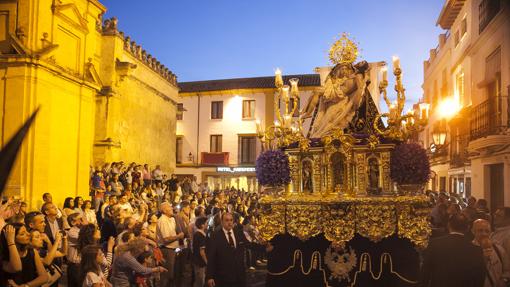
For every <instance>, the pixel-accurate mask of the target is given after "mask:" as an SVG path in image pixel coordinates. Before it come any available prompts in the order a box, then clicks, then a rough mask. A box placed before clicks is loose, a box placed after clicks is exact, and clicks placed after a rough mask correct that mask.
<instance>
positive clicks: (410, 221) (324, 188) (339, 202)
mask: <svg viewBox="0 0 510 287" xmlns="http://www.w3.org/2000/svg"><path fill="white" fill-rule="evenodd" d="M357 56H358V48H357V45H356V44H355V43H354V42H353V41H352V40H350V39H349V38H348V36H347V35H346V34H345V33H344V34H343V35H342V37H341V38H340V39H339V40H338V41H336V42H335V43H334V44H333V45H332V47H331V48H330V51H329V58H330V60H331V62H332V63H333V64H334V67H333V68H332V70H331V71H330V73H329V75H328V76H327V78H326V80H325V82H324V85H323V86H322V87H321V89H320V90H318V91H316V92H314V94H313V95H312V96H311V97H310V98H309V100H308V103H307V104H306V105H305V106H304V108H303V109H302V110H301V111H299V112H298V111H297V110H296V109H297V107H298V106H300V105H297V104H295V103H297V102H299V101H300V97H299V92H298V79H291V80H290V81H289V84H290V86H289V85H285V83H284V82H283V79H282V75H281V72H280V70H277V71H276V76H275V85H276V87H277V90H278V92H277V96H276V99H275V103H274V106H275V111H276V116H277V120H276V121H275V123H274V125H271V126H269V127H266V128H265V129H263V128H262V127H261V125H260V122H258V121H257V133H258V137H259V139H260V141H261V143H262V146H263V152H262V153H261V155H260V156H259V158H258V160H257V177H258V180H259V183H260V184H261V185H264V184H265V186H266V195H265V196H264V197H263V198H262V199H261V201H260V204H261V214H260V222H259V225H260V226H259V228H260V233H261V236H262V237H263V238H264V239H265V240H267V241H270V240H271V239H273V238H274V237H275V236H277V235H282V234H289V235H291V236H294V237H297V238H299V239H300V240H301V241H307V240H309V239H310V238H313V237H315V236H317V235H319V234H323V235H324V237H325V238H326V239H327V240H328V241H331V242H332V246H345V244H346V243H347V242H349V241H350V240H352V239H353V238H354V237H355V236H356V234H358V235H360V236H362V237H364V238H367V239H369V240H370V241H371V242H374V243H377V242H380V241H381V240H383V239H385V238H388V237H390V236H397V237H398V238H404V239H409V240H410V241H411V242H412V243H413V244H414V246H415V247H418V249H419V248H423V247H425V246H426V244H427V242H428V238H429V235H430V233H431V229H430V226H429V221H428V215H429V213H430V208H429V199H428V197H427V196H425V194H424V193H423V187H424V184H425V182H426V181H427V179H428V173H429V166H428V160H427V159H426V156H425V161H426V165H425V166H424V167H423V168H422V167H421V166H420V163H416V162H413V161H412V160H413V158H412V155H409V157H410V158H409V159H408V156H407V155H404V156H403V159H402V155H401V154H397V156H400V157H401V158H397V159H395V155H394V153H395V152H396V151H395V149H396V148H397V147H398V146H400V145H412V144H410V142H412V138H413V136H414V135H416V134H417V132H418V131H420V129H422V128H423V126H424V125H425V124H426V123H427V119H428V106H426V105H421V106H420V109H419V112H412V111H411V112H408V113H405V114H403V110H404V104H405V89H404V87H403V84H402V70H401V67H400V62H399V59H398V58H396V57H394V59H393V74H394V75H395V82H396V84H395V91H396V95H397V96H396V100H395V101H394V102H391V101H390V100H389V99H388V96H387V92H386V88H387V86H388V81H387V69H386V67H384V68H383V69H382V75H381V80H380V84H379V91H380V94H381V95H382V98H383V99H384V101H385V103H386V104H387V106H388V112H387V113H383V114H380V113H379V112H378V110H377V107H376V105H375V103H374V101H373V99H372V96H371V95H370V93H369V90H368V88H367V87H368V85H370V81H369V78H368V73H369V70H370V65H369V64H368V63H367V62H365V61H361V62H358V63H355V60H356V58H357ZM280 107H281V108H280ZM296 114H299V116H297V117H296V116H295V115H296ZM305 121H310V122H311V123H310V125H309V126H310V128H309V129H308V131H305V130H304V128H303V126H304V123H305ZM415 146H416V144H415ZM412 148H413V147H412V146H411V151H410V152H411V153H412ZM404 150H408V149H404ZM392 160H393V161H394V163H393V164H394V165H395V164H396V165H397V166H393V167H392ZM406 160H408V161H407V162H406ZM409 160H410V162H409ZM414 160H415V161H416V159H414ZM402 161H403V163H402ZM399 163H401V164H403V165H400V166H398V164H399ZM406 164H407V167H408V168H407V169H408V170H399V168H400V169H402V167H404V169H406V168H405V167H406ZM287 166H288V168H287ZM286 168H287V169H288V177H289V178H288V180H285V179H284V180H282V178H285V177H286V174H285V171H284V170H285V169H286ZM420 169H424V170H420ZM282 172H283V174H282ZM400 172H401V173H403V175H399V174H398V173H400ZM420 172H421V173H424V174H425V176H424V177H423V178H421V179H420V178H413V173H420ZM381 260H382V259H381ZM338 261H342V260H337V262H338ZM346 262H347V260H343V261H342V262H340V263H344V264H347V263H346ZM326 263H327V262H326ZM354 265H355V264H354ZM328 266H329V267H330V269H331V270H332V271H331V273H332V276H335V274H334V273H335V271H334V270H333V268H332V266H330V265H328ZM351 267H354V266H351ZM301 268H302V269H303V267H301ZM310 268H312V267H310ZM351 269H352V268H351ZM347 271H351V270H347ZM347 271H344V273H345V272H347ZM303 272H304V273H306V272H305V271H303ZM336 276H337V277H343V278H345V277H346V276H347V275H346V274H336ZM350 279H352V278H350ZM352 286H354V285H352Z"/></svg>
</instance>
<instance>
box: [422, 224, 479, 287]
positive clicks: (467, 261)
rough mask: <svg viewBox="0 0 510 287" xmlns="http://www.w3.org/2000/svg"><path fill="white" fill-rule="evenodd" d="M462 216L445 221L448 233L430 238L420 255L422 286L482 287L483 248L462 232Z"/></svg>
mask: <svg viewBox="0 0 510 287" xmlns="http://www.w3.org/2000/svg"><path fill="white" fill-rule="evenodd" d="M467 229H468V223H467V219H466V217H465V216H464V215H461V214H459V215H453V216H452V217H451V218H450V219H449V221H448V230H449V232H450V233H449V234H448V235H446V236H443V237H439V238H436V239H432V240H431V241H430V242H429V246H428V248H427V249H426V250H425V252H424V254H423V265H422V270H421V274H420V283H421V286H423V287H483V285H484V281H485V272H486V271H485V263H484V259H483V254H482V249H481V248H480V247H478V246H475V245H474V244H472V243H471V242H470V241H469V240H468V239H467V238H466V237H465V235H464V232H466V231H467Z"/></svg>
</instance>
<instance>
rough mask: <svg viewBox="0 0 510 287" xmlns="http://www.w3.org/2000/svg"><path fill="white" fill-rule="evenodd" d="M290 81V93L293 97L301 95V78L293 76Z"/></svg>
mask: <svg viewBox="0 0 510 287" xmlns="http://www.w3.org/2000/svg"><path fill="white" fill-rule="evenodd" d="M289 82H290V94H291V95H292V96H293V97H298V96H299V91H298V82H299V79H298V78H292V79H290V80H289Z"/></svg>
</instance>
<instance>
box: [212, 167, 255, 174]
mask: <svg viewBox="0 0 510 287" xmlns="http://www.w3.org/2000/svg"><path fill="white" fill-rule="evenodd" d="M216 171H217V172H230V173H242V172H255V167H253V166H238V167H228V166H218V167H217V168H216Z"/></svg>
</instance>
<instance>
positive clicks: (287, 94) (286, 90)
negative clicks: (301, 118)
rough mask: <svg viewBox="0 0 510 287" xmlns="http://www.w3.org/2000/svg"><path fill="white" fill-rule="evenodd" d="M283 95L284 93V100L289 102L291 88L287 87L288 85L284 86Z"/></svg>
mask: <svg viewBox="0 0 510 287" xmlns="http://www.w3.org/2000/svg"><path fill="white" fill-rule="evenodd" d="M282 93H283V94H282V98H283V99H284V100H285V101H288V100H289V86H287V85H285V86H283V88H282Z"/></svg>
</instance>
